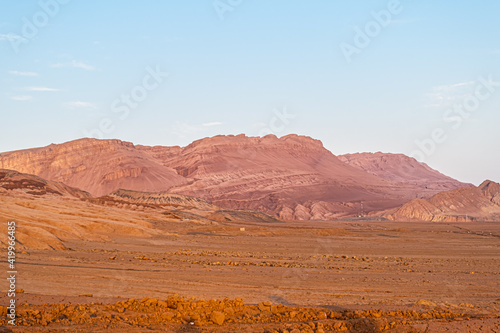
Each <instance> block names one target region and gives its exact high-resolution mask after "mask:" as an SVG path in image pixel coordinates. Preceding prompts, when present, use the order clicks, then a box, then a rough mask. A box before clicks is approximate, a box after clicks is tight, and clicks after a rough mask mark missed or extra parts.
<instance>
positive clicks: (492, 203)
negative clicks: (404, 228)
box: [385, 180, 500, 222]
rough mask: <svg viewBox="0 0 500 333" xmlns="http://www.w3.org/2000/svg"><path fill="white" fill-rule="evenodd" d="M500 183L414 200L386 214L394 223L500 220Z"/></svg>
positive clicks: (483, 184)
mask: <svg viewBox="0 0 500 333" xmlns="http://www.w3.org/2000/svg"><path fill="white" fill-rule="evenodd" d="M499 198H500V184H498V183H495V182H492V181H490V180H487V181H484V182H483V183H482V184H481V185H479V186H478V187H475V186H470V187H465V188H459V189H455V190H451V191H445V192H441V193H438V194H436V195H434V196H432V197H431V198H429V199H415V200H412V201H410V202H408V203H406V204H404V205H403V206H401V207H400V208H398V209H395V210H393V211H391V212H388V213H386V214H385V217H386V218H388V219H390V220H395V221H428V222H466V221H498V220H500V202H499V200H498V199H499Z"/></svg>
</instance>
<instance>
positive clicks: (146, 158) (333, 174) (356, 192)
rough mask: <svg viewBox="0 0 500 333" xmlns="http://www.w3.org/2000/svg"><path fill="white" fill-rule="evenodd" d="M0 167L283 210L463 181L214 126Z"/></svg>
mask: <svg viewBox="0 0 500 333" xmlns="http://www.w3.org/2000/svg"><path fill="white" fill-rule="evenodd" d="M0 168H2V169H9V170H16V171H18V172H21V173H25V174H31V175H36V176H38V177H41V178H43V179H44V180H47V181H53V182H58V183H63V184H65V185H66V186H69V187H71V188H77V189H80V190H82V191H86V192H88V193H90V195H91V196H92V197H102V196H110V195H111V196H112V193H113V192H114V193H115V195H116V191H118V190H120V189H121V190H128V191H139V192H148V193H158V192H163V193H167V192H168V193H169V195H173V194H179V195H184V196H191V197H196V198H199V199H201V200H204V201H206V202H209V203H210V204H212V205H215V206H218V207H222V208H224V209H233V210H234V209H245V210H252V211H261V212H263V213H266V214H269V215H272V216H275V217H277V218H280V219H283V220H293V219H297V220H325V219H334V218H346V217H357V216H360V215H362V216H363V215H368V214H370V215H373V214H376V212H381V211H384V212H389V211H390V210H391V209H392V210H394V209H397V208H399V207H401V205H403V204H406V203H408V202H410V201H411V200H412V199H420V200H426V199H429V198H431V197H433V196H435V195H436V194H438V193H440V192H443V191H449V190H455V189H460V188H465V187H470V186H471V184H465V183H462V182H459V181H457V180H455V179H452V178H450V177H448V176H445V175H443V174H441V173H440V172H438V171H436V170H434V169H432V168H430V167H429V166H427V165H426V164H424V163H420V162H418V161H416V160H415V159H413V158H411V157H408V156H405V155H402V154H388V153H380V152H378V153H358V154H347V155H340V156H335V155H334V154H333V153H331V152H330V151H329V150H327V149H326V148H325V147H324V146H323V144H322V143H321V141H319V140H315V139H312V138H310V137H306V136H299V135H287V136H283V137H281V138H278V137H276V136H274V135H267V136H264V137H247V136H245V135H237V136H233V135H228V136H222V135H220V136H215V137H210V138H204V139H201V140H197V141H195V142H193V143H191V144H190V145H188V146H186V147H179V146H173V147H167V146H143V145H134V144H132V143H130V142H124V141H120V140H98V139H79V140H75V141H70V142H66V143H63V144H51V145H49V146H46V147H41V148H32V149H25V150H19V151H12V152H6V153H1V154H0ZM119 193H123V192H119ZM388 214H389V213H388ZM394 214H396V213H395V212H392V215H391V216H397V214H396V215H394Z"/></svg>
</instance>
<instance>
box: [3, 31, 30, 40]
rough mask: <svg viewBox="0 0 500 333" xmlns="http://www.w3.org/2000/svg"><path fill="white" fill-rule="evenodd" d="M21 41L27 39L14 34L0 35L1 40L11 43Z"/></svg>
mask: <svg viewBox="0 0 500 333" xmlns="http://www.w3.org/2000/svg"><path fill="white" fill-rule="evenodd" d="M20 39H23V40H24V39H26V38H24V37H22V36H19V35H16V34H13V33H8V34H0V40H7V41H9V42H15V41H17V40H20Z"/></svg>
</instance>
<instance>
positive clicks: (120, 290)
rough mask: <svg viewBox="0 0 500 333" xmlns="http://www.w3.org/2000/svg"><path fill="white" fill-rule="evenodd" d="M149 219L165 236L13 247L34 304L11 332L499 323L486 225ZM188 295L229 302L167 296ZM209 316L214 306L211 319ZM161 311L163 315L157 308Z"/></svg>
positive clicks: (415, 328) (499, 328) (21, 298)
mask: <svg viewBox="0 0 500 333" xmlns="http://www.w3.org/2000/svg"><path fill="white" fill-rule="evenodd" d="M150 222H152V223H155V224H156V227H160V228H161V229H164V230H167V231H168V232H169V233H170V235H169V236H161V237H157V238H153V239H137V238H127V239H117V240H115V242H109V243H93V242H75V243H73V244H69V243H66V245H67V246H69V247H70V248H71V250H68V251H47V250H43V251H41V250H39V251H31V252H29V253H23V254H19V255H18V263H17V264H18V271H19V274H18V275H19V278H18V286H17V287H18V288H22V289H24V290H25V293H24V294H18V303H25V304H26V305H24V306H21V307H20V308H19V310H28V311H40V313H38V314H37V315H35V314H34V313H33V312H25V313H23V312H21V317H22V318H21V319H19V318H18V320H20V323H21V322H26V323H29V324H30V325H34V327H33V326H32V327H31V328H29V329H28V327H26V328H24V327H17V328H14V329H13V331H14V332H17V331H19V332H21V331H38V330H42V331H47V332H48V330H47V329H50V330H53V331H64V330H65V329H69V328H70V327H71V328H72V329H75V332H76V331H88V330H91V331H98V329H102V331H105V330H104V327H105V326H108V328H107V330H106V331H110V330H113V329H114V330H115V331H117V332H119V331H130V332H133V331H135V332H141V331H146V330H147V331H151V330H153V331H156V330H158V331H162V330H163V331H165V330H167V329H170V331H171V332H212V331H213V332H242V331H244V329H248V328H249V329H250V330H247V331H248V332H265V331H269V332H272V331H273V330H275V331H278V332H284V330H289V331H291V332H293V331H292V329H294V328H298V329H301V330H303V331H305V332H308V331H312V332H315V331H318V332H321V330H320V329H319V328H318V325H317V324H318V323H320V324H322V325H320V326H322V327H323V328H321V329H323V330H324V331H325V332H328V331H338V330H348V331H353V332H357V331H360V332H361V331H366V332H377V331H392V332H425V331H427V332H441V331H443V332H444V331H445V329H450V331H451V332H453V331H455V332H467V331H470V332H477V331H481V330H482V331H484V332H500V318H499V317H498V314H499V313H500V224H498V223H467V224H466V223H457V224H431V223H421V224H415V223H412V224H409V223H385V222H314V224H315V228H311V227H310V226H311V225H312V223H311V222H307V223H306V222H294V223H286V224H285V223H275V224H272V225H271V224H260V225H259V224H245V225H240V224H238V225H231V224H223V223H221V224H219V225H212V226H200V225H196V224H186V223H176V222H169V223H162V224H161V225H160V224H159V223H160V222H157V221H156V222H155V221H150ZM243 227H244V228H245V230H244V231H243V230H240V228H243ZM2 289H3V290H6V289H7V285H6V283H5V282H3V284H2ZM79 295H86V296H79ZM90 295H92V296H91V297H90ZM174 295H180V296H183V297H185V298H186V300H180V299H179V298H176V297H174ZM119 297H120V298H119ZM144 297H155V298H156V301H161V300H164V301H167V300H168V299H169V297H170V302H171V304H170V305H171V306H168V305H166V304H165V306H162V305H158V304H153V305H152V304H148V305H144V304H143V303H145V302H147V299H144V300H143V298H144ZM190 297H195V298H196V299H197V300H200V299H205V300H214V299H218V300H224V299H225V298H228V299H229V300H233V301H232V303H231V302H229V301H225V302H222V303H213V304H209V305H206V304H205V303H203V302H202V303H199V302H198V303H199V304H201V305H200V306H198V307H196V306H193V307H192V308H191V307H190V306H191V305H188V306H184V307H183V308H182V309H180V310H179V309H178V308H177V307H174V306H173V305H172V304H173V303H172V302H173V300H176V302H178V303H179V302H180V303H182V302H187V303H189V304H195V303H193V302H194V300H192V299H189V300H187V298H190ZM130 298H135V299H136V300H137V301H135V303H134V301H131V302H132V305H131V306H130V304H129V306H127V308H125V307H124V303H123V302H127V301H128V299H130ZM237 298H241V299H242V302H243V303H241V304H240V303H239V301H234V300H236V299H237ZM141 300H143V303H141ZM6 301H7V298H6V296H3V297H2V303H3V304H5V302H6ZM117 302H120V303H118V304H117ZM152 302H154V301H152ZM190 302H191V303H190ZM235 302H236V303H235ZM262 302H270V303H262ZM43 303H49V304H54V305H46V306H43ZM60 303H63V304H65V305H66V306H62V308H63V310H60V308H61V305H55V304H60ZM92 303H94V304H92ZM98 303H102V304H107V303H109V304H112V305H109V306H106V305H99V304H98ZM187 303H186V304H187ZM259 303H260V304H261V307H260V308H259ZM70 304H72V305H75V304H87V305H82V310H81V311H80V310H78V308H77V310H74V309H71V308H70V309H69V310H68V309H67V306H68V305H70ZM127 304H128V303H127ZM262 304H264V305H262ZM267 305H282V306H280V307H279V308H278V307H274V308H273V310H274V311H271V308H270V307H269V309H268V308H267ZM264 307H265V308H264ZM186 308H187V309H189V311H187V310H185V309H186ZM55 309H57V311H59V312H57V311H55ZM118 309H120V310H121V309H124V310H123V312H119V310H118ZM54 311H55V312H54ZM61 311H63V312H64V311H69V312H67V313H63V312H61ZM75 311H76V312H75ZM78 311H80V312H78ZM213 311H219V312H221V313H224V315H225V319H224V323H223V324H222V326H219V325H217V324H215V323H214V320H212V318H211V313H212V312H213ZM166 312H169V313H172V314H173V317H172V318H169V316H170V315H166V316H167V317H166V318H163V317H161V318H159V317H157V316H158V315H160V314H162V313H166ZM291 312H296V315H295V316H293V317H291V315H290V313H291ZM44 313H46V314H48V313H50V314H51V315H50V316H48V315H47V316H46V317H45V319H43V314H44ZM61 314H64V316H63V317H61V318H62V319H58V318H59V316H61ZM92 314H93V315H92ZM177 314H178V315H177ZM306 314H307V315H306ZM55 315H57V317H56V316H55ZM108 315H109V318H108V317H107V316H108ZM111 315H114V317H113V316H111ZM37 316H39V317H40V318H37ZM87 316H88V317H87ZM141 316H142V317H141ZM155 316H156V317H155ZM197 316H199V318H198V317H197ZM125 318H129V319H127V320H126V321H125ZM134 318H136V319H134ZM137 318H143V319H137ZM144 318H145V319H144ZM155 318H156V319H155ZM196 318H198V319H196ZM108 319H109V320H108ZM43 320H45V322H44V321H43ZM134 320H135V321H134ZM57 321H58V322H57ZM126 322H129V323H132V324H128V323H126ZM191 322H193V324H191ZM310 323H314V329H312V328H311V327H312V325H311V327H310V328H309V330H306V328H305V326H302V327H301V325H303V324H307V325H310ZM43 324H46V326H42V325H43ZM147 327H150V329H147ZM481 327H482V328H481Z"/></svg>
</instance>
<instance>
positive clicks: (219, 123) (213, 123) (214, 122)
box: [201, 121, 222, 127]
mask: <svg viewBox="0 0 500 333" xmlns="http://www.w3.org/2000/svg"><path fill="white" fill-rule="evenodd" d="M219 125H222V123H221V122H220V121H213V122H211V123H204V124H202V125H201V126H205V127H210V126H219Z"/></svg>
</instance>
